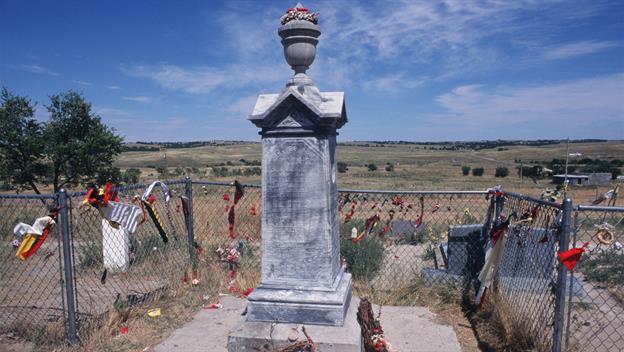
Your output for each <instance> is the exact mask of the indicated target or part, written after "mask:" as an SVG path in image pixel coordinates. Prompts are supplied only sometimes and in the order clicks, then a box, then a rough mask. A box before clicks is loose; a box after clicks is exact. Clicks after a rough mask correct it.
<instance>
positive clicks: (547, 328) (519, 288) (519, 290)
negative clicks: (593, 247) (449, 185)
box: [492, 193, 571, 351]
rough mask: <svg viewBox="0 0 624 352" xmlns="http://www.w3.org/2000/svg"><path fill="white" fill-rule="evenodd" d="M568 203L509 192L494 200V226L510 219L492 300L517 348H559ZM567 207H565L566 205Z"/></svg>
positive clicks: (502, 239)
mask: <svg viewBox="0 0 624 352" xmlns="http://www.w3.org/2000/svg"><path fill="white" fill-rule="evenodd" d="M569 205H570V203H569V202H564V204H563V205H562V204H556V203H550V202H546V201H542V200H539V199H534V198H531V197H527V196H523V195H519V194H515V193H505V195H504V197H500V198H499V199H497V201H496V215H495V218H494V219H493V220H494V221H493V224H492V225H493V227H494V228H496V227H497V226H498V227H500V224H501V223H503V222H505V221H507V222H508V223H509V225H508V228H507V234H506V236H503V237H501V238H500V239H499V241H505V242H504V244H503V245H504V247H503V249H502V256H501V259H500V263H499V266H498V268H497V272H496V277H495V280H494V285H493V290H492V292H493V295H492V300H493V304H494V305H495V309H496V310H498V315H499V317H500V318H501V320H502V321H503V324H504V326H505V328H506V329H507V331H509V332H510V334H512V339H513V343H514V344H515V346H516V347H517V348H518V349H519V350H538V351H552V350H554V351H559V350H560V348H561V345H560V344H561V331H562V328H563V325H562V316H561V312H562V308H561V304H562V299H563V296H564V291H563V287H562V286H564V285H565V275H566V272H565V271H564V270H565V269H562V268H561V266H560V265H558V260H557V253H558V252H559V251H560V250H561V249H562V248H563V250H565V249H567V240H566V238H567V237H566V236H567V232H566V231H565V230H564V228H565V227H566V226H568V224H569V214H570V211H571V209H569ZM564 208H565V209H564Z"/></svg>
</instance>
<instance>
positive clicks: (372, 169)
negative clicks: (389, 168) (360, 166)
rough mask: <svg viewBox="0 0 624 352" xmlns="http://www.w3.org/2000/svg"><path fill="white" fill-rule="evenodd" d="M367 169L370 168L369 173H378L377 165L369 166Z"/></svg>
mask: <svg viewBox="0 0 624 352" xmlns="http://www.w3.org/2000/svg"><path fill="white" fill-rule="evenodd" d="M366 167H368V171H377V165H375V164H368V165H366Z"/></svg>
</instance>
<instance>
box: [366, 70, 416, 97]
mask: <svg viewBox="0 0 624 352" xmlns="http://www.w3.org/2000/svg"><path fill="white" fill-rule="evenodd" d="M425 82H426V78H420V79H412V78H410V77H409V75H408V74H407V73H405V72H400V73H394V74H389V75H386V76H380V77H376V78H372V79H370V80H367V81H365V82H363V83H362V87H363V88H364V90H366V91H377V92H385V93H396V92H399V91H401V90H405V89H413V88H416V87H418V86H420V85H422V84H424V83H425Z"/></svg>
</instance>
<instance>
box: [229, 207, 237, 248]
mask: <svg viewBox="0 0 624 352" xmlns="http://www.w3.org/2000/svg"><path fill="white" fill-rule="evenodd" d="M235 217H236V215H235V214H234V206H233V205H232V206H231V207H230V211H229V212H228V228H229V231H230V239H232V240H233V239H234V220H235Z"/></svg>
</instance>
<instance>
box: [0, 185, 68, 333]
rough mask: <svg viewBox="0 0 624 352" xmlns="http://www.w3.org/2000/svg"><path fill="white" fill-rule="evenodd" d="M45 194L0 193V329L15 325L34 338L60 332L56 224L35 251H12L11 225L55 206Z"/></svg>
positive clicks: (61, 316) (11, 328)
mask: <svg viewBox="0 0 624 352" xmlns="http://www.w3.org/2000/svg"><path fill="white" fill-rule="evenodd" d="M55 204H56V200H55V197H53V196H50V195H41V196H39V195H0V237H1V243H0V331H2V332H7V331H15V332H17V333H19V334H21V335H24V336H25V337H27V338H28V339H31V340H35V341H44V340H48V339H51V340H59V339H60V340H62V339H63V337H64V336H65V329H64V323H65V312H66V309H65V301H64V299H63V297H64V295H63V289H64V286H63V281H62V280H63V279H62V273H63V260H62V254H61V241H60V236H59V235H58V234H59V232H58V226H57V227H54V228H53V229H52V231H51V233H50V234H49V238H48V239H47V241H45V242H44V243H43V245H42V246H41V247H40V248H39V251H38V252H37V254H36V255H34V256H32V257H30V258H29V259H28V260H20V259H18V258H17V257H16V249H17V246H16V244H14V243H12V242H13V240H14V239H15V236H14V235H13V228H14V227H15V225H16V224H18V223H25V224H28V225H32V224H33V221H34V220H35V219H36V218H39V217H42V216H45V215H47V214H48V211H49V210H50V209H52V208H53V207H55Z"/></svg>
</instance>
